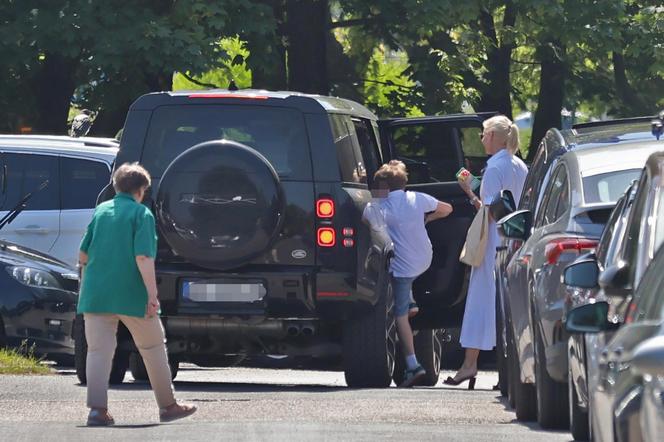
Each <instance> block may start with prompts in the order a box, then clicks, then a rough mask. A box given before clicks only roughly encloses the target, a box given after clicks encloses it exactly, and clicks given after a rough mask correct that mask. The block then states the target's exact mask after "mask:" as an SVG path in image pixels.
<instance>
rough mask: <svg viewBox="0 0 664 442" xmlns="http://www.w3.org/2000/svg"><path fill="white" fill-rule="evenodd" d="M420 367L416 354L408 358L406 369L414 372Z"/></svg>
mask: <svg viewBox="0 0 664 442" xmlns="http://www.w3.org/2000/svg"><path fill="white" fill-rule="evenodd" d="M418 365H420V364H419V363H418V362H417V357H416V356H415V355H414V354H412V355H408V356H406V368H407V369H408V370H412V369H414V368H416V367H417V366H418Z"/></svg>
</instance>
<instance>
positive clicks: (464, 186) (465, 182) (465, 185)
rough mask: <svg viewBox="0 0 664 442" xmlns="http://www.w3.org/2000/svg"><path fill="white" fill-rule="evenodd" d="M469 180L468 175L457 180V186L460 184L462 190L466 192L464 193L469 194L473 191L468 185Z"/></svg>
mask: <svg viewBox="0 0 664 442" xmlns="http://www.w3.org/2000/svg"><path fill="white" fill-rule="evenodd" d="M470 180H471V178H470V176H468V177H466V178H464V179H460V180H459V186H461V188H462V189H463V191H464V192H466V195H469V196H470V195H471V194H472V193H473V189H472V188H471V187H470Z"/></svg>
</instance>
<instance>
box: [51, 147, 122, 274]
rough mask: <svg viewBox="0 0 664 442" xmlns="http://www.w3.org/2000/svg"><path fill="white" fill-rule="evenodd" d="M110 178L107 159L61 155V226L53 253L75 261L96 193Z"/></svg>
mask: <svg viewBox="0 0 664 442" xmlns="http://www.w3.org/2000/svg"><path fill="white" fill-rule="evenodd" d="M110 178H111V168H110V165H109V164H108V163H106V162H105V161H102V160H93V159H89V158H72V157H66V156H61V157H60V189H61V197H60V198H61V201H62V209H61V212H60V226H61V228H60V235H59V237H58V239H57V240H56V241H55V244H54V245H53V247H52V248H51V251H50V254H51V255H53V256H55V257H56V258H59V259H61V260H62V261H64V262H66V263H67V264H70V265H72V266H73V265H76V262H77V261H78V248H79V245H80V243H81V238H83V235H84V234H85V230H86V228H87V226H88V224H89V223H90V220H91V219H92V215H93V213H94V210H95V203H96V200H97V195H99V192H101V190H102V189H103V188H104V186H106V185H107V184H108V183H109V181H110Z"/></svg>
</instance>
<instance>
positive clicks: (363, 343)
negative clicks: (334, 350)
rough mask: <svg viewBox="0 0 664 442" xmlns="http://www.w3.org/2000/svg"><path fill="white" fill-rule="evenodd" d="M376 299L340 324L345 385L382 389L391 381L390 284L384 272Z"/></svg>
mask: <svg viewBox="0 0 664 442" xmlns="http://www.w3.org/2000/svg"><path fill="white" fill-rule="evenodd" d="M379 287H380V288H379V289H378V293H379V294H380V296H379V299H378V302H377V303H376V305H375V306H374V308H373V309H372V311H371V312H370V313H368V314H367V315H364V316H362V317H360V318H357V319H354V320H348V321H346V322H345V324H344V327H343V348H344V374H345V378H346V384H347V385H348V386H349V387H358V388H385V387H389V386H390V384H391V383H392V374H393V373H394V364H395V355H396V323H395V322H394V298H393V293H392V284H391V282H390V278H389V276H388V275H387V273H386V274H385V275H384V276H383V278H382V282H381V283H380V285H379Z"/></svg>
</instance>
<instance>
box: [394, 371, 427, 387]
mask: <svg viewBox="0 0 664 442" xmlns="http://www.w3.org/2000/svg"><path fill="white" fill-rule="evenodd" d="M425 374H427V372H426V371H425V370H424V368H423V367H422V366H421V365H418V366H417V367H415V368H413V369H412V370H406V374H405V375H404V379H403V382H402V383H401V384H400V385H399V388H408V387H412V386H413V385H416V384H417V382H418V381H419V380H420V379H422V378H423V377H424V375H425Z"/></svg>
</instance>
